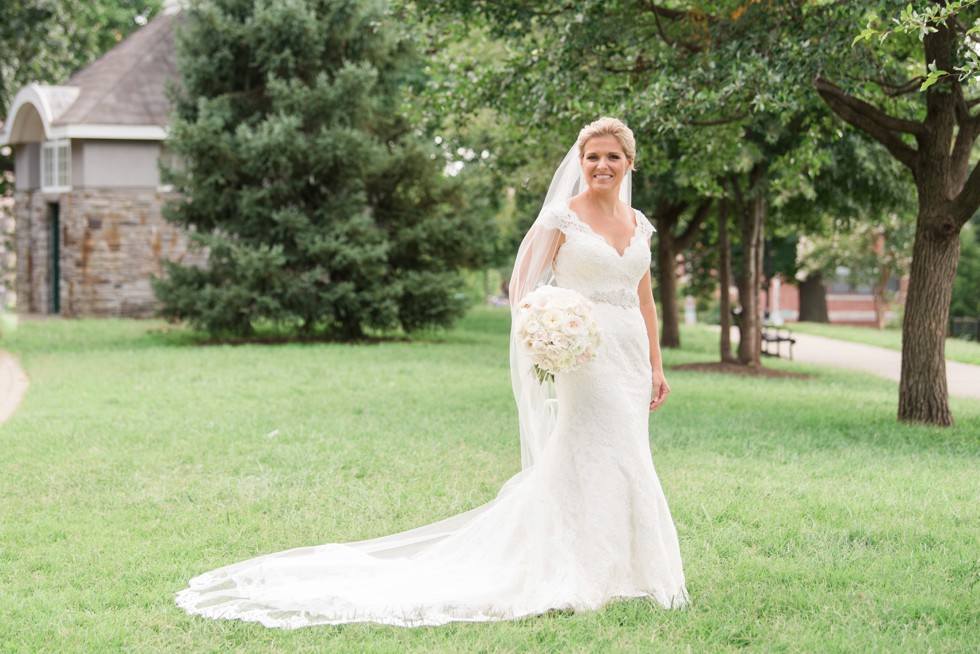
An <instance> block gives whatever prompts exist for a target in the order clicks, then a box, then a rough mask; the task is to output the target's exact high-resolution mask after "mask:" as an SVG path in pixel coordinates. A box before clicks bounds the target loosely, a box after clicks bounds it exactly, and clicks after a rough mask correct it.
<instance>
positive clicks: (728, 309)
mask: <svg viewBox="0 0 980 654" xmlns="http://www.w3.org/2000/svg"><path fill="white" fill-rule="evenodd" d="M731 248H732V246H731V243H730V242H729V240H728V202H727V201H725V200H722V202H721V206H720V207H719V208H718V250H719V257H718V269H719V270H718V285H719V289H718V291H719V293H718V295H719V305H720V307H719V311H720V312H721V341H720V342H719V346H720V348H721V361H722V363H730V362H732V361H734V359H735V357H733V356H732V294H731V286H732V249H731Z"/></svg>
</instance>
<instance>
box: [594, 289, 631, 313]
mask: <svg viewBox="0 0 980 654" xmlns="http://www.w3.org/2000/svg"><path fill="white" fill-rule="evenodd" d="M589 299H590V300H592V301H593V302H602V303H603V304H612V305H613V306H617V307H623V308H624V309H632V308H634V307H638V306H640V298H639V297H638V296H637V295H636V291H631V290H629V289H625V288H620V289H617V290H613V291H593V292H592V293H589Z"/></svg>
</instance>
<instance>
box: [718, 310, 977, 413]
mask: <svg viewBox="0 0 980 654" xmlns="http://www.w3.org/2000/svg"><path fill="white" fill-rule="evenodd" d="M788 326H789V327H790V329H792V325H788ZM737 338H738V332H736V331H733V333H732V340H733V341H734V340H737ZM793 338H795V339H796V345H794V346H793V358H794V360H796V361H800V362H803V363H815V364H818V365H822V366H835V367H838V368H850V369H852V370H862V371H864V372H870V373H871V374H873V375H877V376H878V377H884V378H885V379H891V380H893V381H896V382H897V381H899V378H900V377H901V372H902V353H901V352H898V351H896V350H888V349H885V348H883V347H875V346H873V345H864V344H861V343H851V342H849V341H840V340H837V339H834V338H825V337H823V336H814V335H812V334H800V333H799V332H793ZM783 351H784V352H785V351H786V349H785V347H784V348H783ZM946 381H947V383H948V385H949V394H950V395H955V396H957V397H968V398H973V399H976V400H980V366H974V365H971V364H969V363H960V362H958V361H948V360H947V361H946Z"/></svg>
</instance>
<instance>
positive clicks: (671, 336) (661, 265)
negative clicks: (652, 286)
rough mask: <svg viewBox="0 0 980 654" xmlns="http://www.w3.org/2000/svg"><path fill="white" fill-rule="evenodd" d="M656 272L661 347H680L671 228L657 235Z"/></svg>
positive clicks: (675, 272)
mask: <svg viewBox="0 0 980 654" xmlns="http://www.w3.org/2000/svg"><path fill="white" fill-rule="evenodd" d="M657 272H658V273H659V276H660V279H659V280H658V282H657V285H658V286H659V288H660V315H661V319H662V321H663V327H661V329H660V346H661V347H680V346H681V330H680V306H679V303H678V302H677V254H676V253H675V252H674V234H673V230H671V231H664V232H662V233H661V234H658V237H657Z"/></svg>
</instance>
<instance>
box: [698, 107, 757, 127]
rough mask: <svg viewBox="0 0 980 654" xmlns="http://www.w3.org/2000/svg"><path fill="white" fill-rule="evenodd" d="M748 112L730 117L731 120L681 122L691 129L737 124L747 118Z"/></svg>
mask: <svg viewBox="0 0 980 654" xmlns="http://www.w3.org/2000/svg"><path fill="white" fill-rule="evenodd" d="M748 115H749V111H747V110H746V111H743V112H742V113H740V114H737V115H735V116H732V117H731V118H715V119H714V120H685V121H683V122H684V124H685V125H691V126H693V127H715V126H717V125H728V124H729V123H737V122H738V121H740V120H742V119H743V118H746V117H748Z"/></svg>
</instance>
